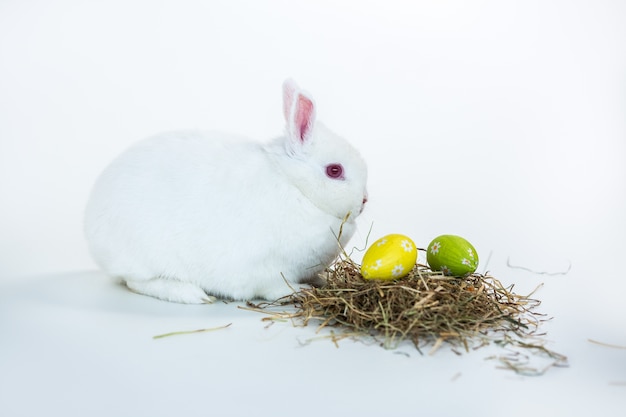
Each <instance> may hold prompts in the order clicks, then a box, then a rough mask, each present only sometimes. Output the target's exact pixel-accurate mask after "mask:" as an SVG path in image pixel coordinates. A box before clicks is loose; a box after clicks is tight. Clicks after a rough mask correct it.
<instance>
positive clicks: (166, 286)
mask: <svg viewBox="0 0 626 417" xmlns="http://www.w3.org/2000/svg"><path fill="white" fill-rule="evenodd" d="M125 281H126V286H127V287H128V288H129V289H130V290H131V291H134V292H136V293H139V294H144V295H149V296H151V297H155V298H159V299H161V300H165V301H172V302H175V303H183V304H211V303H213V302H214V301H215V300H216V298H215V297H213V296H211V295H208V294H207V293H206V292H204V290H203V289H202V288H200V287H198V286H197V285H195V284H192V283H190V282H182V281H176V280H173V279H167V278H152V279H150V280H147V281H143V280H125Z"/></svg>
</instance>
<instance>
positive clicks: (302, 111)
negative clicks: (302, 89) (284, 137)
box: [295, 94, 313, 142]
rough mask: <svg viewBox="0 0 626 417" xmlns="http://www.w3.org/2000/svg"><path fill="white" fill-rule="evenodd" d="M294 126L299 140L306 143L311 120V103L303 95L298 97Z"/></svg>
mask: <svg viewBox="0 0 626 417" xmlns="http://www.w3.org/2000/svg"><path fill="white" fill-rule="evenodd" d="M297 106H298V107H297V108H296V118H295V124H296V128H297V130H298V132H299V136H300V140H301V141H302V142H304V141H306V136H307V134H308V133H309V130H310V129H311V124H312V121H313V120H312V119H313V102H312V101H311V100H310V99H308V98H307V97H305V96H303V95H301V94H300V95H298V103H297Z"/></svg>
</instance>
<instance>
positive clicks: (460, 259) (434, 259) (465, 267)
mask: <svg viewBox="0 0 626 417" xmlns="http://www.w3.org/2000/svg"><path fill="white" fill-rule="evenodd" d="M426 258H427V260H428V265H430V268H431V269H432V270H433V271H443V273H444V274H445V275H452V276H455V277H463V276H465V275H469V274H471V273H473V272H474V271H476V268H477V267H478V253H477V252H476V249H474V247H473V246H472V244H471V243H469V242H468V241H467V240H465V239H463V238H462V237H461V236H455V235H441V236H439V237H436V238H435V239H433V241H432V242H430V245H428V249H427V253H426Z"/></svg>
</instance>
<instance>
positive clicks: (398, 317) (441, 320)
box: [248, 258, 566, 375]
mask: <svg viewBox="0 0 626 417" xmlns="http://www.w3.org/2000/svg"><path fill="white" fill-rule="evenodd" d="M359 269H360V268H359V265H357V264H356V263H354V262H352V261H351V260H350V259H349V258H347V259H340V260H339V261H337V262H336V263H335V264H334V265H333V266H332V267H331V268H329V269H328V270H327V277H326V278H327V283H326V285H324V286H323V287H319V288H304V289H301V290H299V291H294V293H293V294H292V295H290V296H289V297H287V298H284V299H281V300H278V301H277V302H274V303H263V304H259V305H254V304H249V305H248V308H249V309H252V310H256V311H261V312H264V313H267V314H270V316H269V317H267V318H266V320H277V319H292V320H294V321H295V322H296V323H300V324H302V325H305V326H306V325H308V324H310V323H315V324H317V326H318V331H320V330H321V329H324V328H327V327H333V328H340V329H341V330H342V331H343V334H344V335H346V336H350V337H357V338H359V337H362V338H365V337H367V338H374V339H375V340H378V341H380V343H381V345H382V346H384V347H385V348H391V349H393V348H396V347H397V346H398V345H399V344H400V343H402V342H404V341H407V340H408V341H410V342H412V344H413V345H414V346H415V347H416V348H417V349H418V350H419V351H420V352H421V349H422V348H423V347H425V346H430V353H434V352H435V351H436V350H437V349H438V348H439V347H440V346H442V345H443V344H444V343H447V344H450V345H451V347H452V349H453V350H454V351H455V352H457V353H460V352H458V350H457V349H458V348H462V349H463V350H465V351H469V350H470V349H475V348H478V347H481V346H484V345H487V344H490V343H491V342H495V343H496V344H498V345H500V346H503V347H505V348H506V349H508V350H507V352H508V353H507V355H504V356H498V357H494V359H498V360H499V361H500V363H501V365H503V367H505V368H508V369H513V370H515V371H516V372H518V373H523V374H528V375H536V374H542V373H543V372H545V370H546V369H547V368H549V367H550V366H564V365H565V364H566V358H565V356H563V355H560V354H557V353H555V352H552V351H550V350H548V349H546V348H545V347H544V344H543V342H541V341H540V340H539V339H538V338H539V337H540V336H542V335H540V334H539V333H538V329H539V325H540V324H541V322H542V321H544V320H545V316H543V315H541V314H539V313H537V312H535V311H534V309H535V308H536V307H537V306H538V305H539V304H540V301H539V300H537V299H533V298H531V297H532V293H531V294H529V295H519V294H515V293H514V292H513V286H510V287H504V286H503V285H502V284H501V283H500V281H498V280H497V279H495V278H494V277H492V276H488V275H481V274H472V275H470V276H467V277H464V278H457V277H448V276H444V275H443V274H442V273H440V272H434V271H431V270H430V269H428V268H427V267H426V266H423V265H416V266H415V267H414V268H413V270H412V271H411V273H410V274H409V275H408V277H406V278H403V279H400V280H395V281H376V280H370V281H368V280H365V279H363V278H362V276H361V274H360V271H359ZM285 306H293V309H292V311H281V312H276V311H275V308H276V307H280V308H284V307H285ZM331 335H332V340H333V341H334V342H335V343H336V341H337V340H338V339H339V338H341V335H340V336H337V335H336V334H335V333H334V332H331ZM511 348H515V349H517V350H515V349H513V350H511ZM519 348H522V350H525V351H527V352H529V353H532V354H533V355H535V354H541V355H542V356H545V357H547V358H548V359H549V360H550V361H549V364H548V365H547V366H546V367H545V368H541V369H536V368H533V367H531V366H528V360H527V359H528V356H526V355H525V354H521V356H520V353H519ZM524 358H525V359H524Z"/></svg>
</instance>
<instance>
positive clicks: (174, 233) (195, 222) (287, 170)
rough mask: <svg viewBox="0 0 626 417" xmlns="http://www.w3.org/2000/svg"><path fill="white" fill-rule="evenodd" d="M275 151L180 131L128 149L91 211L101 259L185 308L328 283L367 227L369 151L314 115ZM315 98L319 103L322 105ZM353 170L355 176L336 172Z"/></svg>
mask: <svg viewBox="0 0 626 417" xmlns="http://www.w3.org/2000/svg"><path fill="white" fill-rule="evenodd" d="M294 96H295V97H302V98H304V99H308V100H310V97H309V96H308V95H306V93H304V92H302V91H301V90H299V89H297V86H295V84H293V83H292V82H289V81H288V82H286V83H285V93H284V100H285V109H286V110H285V115H286V117H287V129H286V130H287V132H288V133H287V134H286V136H284V137H281V138H278V139H276V140H274V141H271V142H269V143H267V144H261V143H256V142H251V141H248V140H245V139H241V138H237V137H232V136H228V135H224V134H220V133H201V132H176V133H168V134H163V135H159V136H156V137H153V138H149V139H146V140H144V141H142V142H139V143H138V144H136V145H135V146H133V147H131V148H130V149H129V150H127V151H126V152H124V153H122V154H121V155H120V156H119V157H118V158H117V159H115V160H114V161H113V162H112V163H111V165H109V166H108V167H107V168H106V169H105V171H104V172H103V173H102V175H101V176H100V178H99V179H98V180H97V182H96V184H95V186H94V188H93V191H92V194H91V197H90V199H89V202H88V204H87V208H86V213H85V233H86V237H87V242H88V245H89V248H90V251H91V253H92V255H93V257H94V259H95V260H96V262H97V263H98V264H99V265H100V266H101V267H102V269H104V270H105V271H106V272H107V273H108V274H110V275H112V276H115V277H121V278H122V279H123V280H124V281H125V282H126V283H127V285H128V287H129V288H130V289H132V290H133V291H136V292H139V293H143V294H147V295H151V296H153V297H157V298H160V299H164V300H169V301H176V302H182V303H203V302H210V301H211V299H212V298H211V297H209V296H208V295H207V294H211V295H215V296H218V297H226V298H231V299H237V300H248V299H254V298H265V299H276V298H279V297H281V296H284V295H286V294H288V293H289V292H290V289H289V286H288V285H287V283H286V282H285V280H287V281H288V282H289V284H290V285H292V286H296V285H297V284H298V283H302V282H305V281H307V280H311V279H316V278H317V276H318V274H319V273H320V272H321V271H322V270H323V269H324V268H325V267H326V266H328V265H329V264H330V263H331V262H332V261H333V260H334V258H335V257H336V256H337V255H338V252H339V244H338V242H337V240H336V236H337V235H338V233H339V228H340V226H341V223H342V220H343V219H344V217H345V216H346V214H348V213H351V215H350V217H349V219H348V221H347V223H345V224H344V225H343V232H342V235H341V243H342V244H346V243H347V241H348V239H349V238H350V237H351V236H352V234H353V233H354V230H355V222H354V220H355V218H356V217H357V216H358V215H359V213H360V212H361V210H362V208H363V204H364V201H365V198H366V189H365V188H366V178H367V171H366V166H365V163H364V162H363V160H362V159H361V157H360V156H359V154H358V152H357V151H356V150H355V149H354V148H353V147H352V146H350V145H349V144H348V143H347V142H346V141H345V140H343V139H341V138H340V137H338V136H336V135H334V134H333V133H332V132H330V131H329V130H328V129H327V128H326V127H324V126H323V125H322V124H320V123H315V120H314V117H315V116H314V115H315V113H314V112H310V113H301V114H305V116H306V115H308V116H309V117H310V118H311V120H310V126H311V128H310V130H308V131H307V130H306V129H305V131H304V138H303V136H298V135H299V133H298V132H299V131H298V128H295V130H294V117H296V116H295V115H294V114H295V113H296V112H297V111H298V110H297V109H296V111H292V110H291V107H293V106H292V101H293V97H294ZM311 103H312V101H311ZM329 163H341V164H342V165H343V167H344V169H345V178H344V179H331V178H328V177H327V176H326V171H325V166H326V165H327V164H329Z"/></svg>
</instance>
